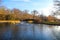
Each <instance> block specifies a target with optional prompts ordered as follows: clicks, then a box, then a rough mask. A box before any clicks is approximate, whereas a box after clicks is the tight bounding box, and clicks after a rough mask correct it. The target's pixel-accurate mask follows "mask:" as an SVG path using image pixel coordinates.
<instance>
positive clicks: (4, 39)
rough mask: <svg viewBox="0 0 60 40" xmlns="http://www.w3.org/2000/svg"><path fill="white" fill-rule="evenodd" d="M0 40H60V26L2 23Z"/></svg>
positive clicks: (0, 25)
mask: <svg viewBox="0 0 60 40" xmlns="http://www.w3.org/2000/svg"><path fill="white" fill-rule="evenodd" d="M0 40H60V26H56V25H55V26H52V25H44V24H29V23H25V22H22V23H19V24H9V23H0Z"/></svg>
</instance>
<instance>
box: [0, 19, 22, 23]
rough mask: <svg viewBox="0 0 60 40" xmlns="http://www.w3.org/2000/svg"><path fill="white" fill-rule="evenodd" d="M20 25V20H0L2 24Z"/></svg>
mask: <svg viewBox="0 0 60 40" xmlns="http://www.w3.org/2000/svg"><path fill="white" fill-rule="evenodd" d="M6 22H7V23H13V24H15V23H20V22H21V21H20V20H0V23H6Z"/></svg>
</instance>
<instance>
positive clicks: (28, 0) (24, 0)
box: [11, 0, 31, 2]
mask: <svg viewBox="0 0 60 40" xmlns="http://www.w3.org/2000/svg"><path fill="white" fill-rule="evenodd" d="M11 1H23V2H30V1H31V0H11Z"/></svg>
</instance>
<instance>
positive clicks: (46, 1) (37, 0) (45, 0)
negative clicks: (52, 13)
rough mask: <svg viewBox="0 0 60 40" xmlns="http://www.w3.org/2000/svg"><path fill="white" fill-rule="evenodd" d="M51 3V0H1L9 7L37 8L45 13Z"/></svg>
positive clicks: (21, 8) (50, 6)
mask: <svg viewBox="0 0 60 40" xmlns="http://www.w3.org/2000/svg"><path fill="white" fill-rule="evenodd" d="M52 4H53V0H3V5H5V6H6V7H8V8H10V9H13V8H18V9H20V10H26V9H27V10H29V11H32V10H37V11H39V12H40V11H43V12H45V14H46V13H48V10H50V9H51V8H52Z"/></svg>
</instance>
